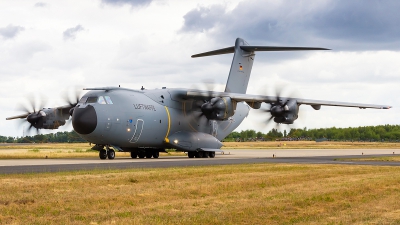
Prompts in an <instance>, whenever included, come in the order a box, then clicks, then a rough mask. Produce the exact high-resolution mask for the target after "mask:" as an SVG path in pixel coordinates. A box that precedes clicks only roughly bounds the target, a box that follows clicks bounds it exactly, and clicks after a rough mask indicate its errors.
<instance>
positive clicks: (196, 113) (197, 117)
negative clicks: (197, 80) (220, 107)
mask: <svg viewBox="0 0 400 225" xmlns="http://www.w3.org/2000/svg"><path fill="white" fill-rule="evenodd" d="M186 92H187V90H186V89H156V90H131V89H124V88H112V89H109V90H92V91H89V92H87V93H86V94H85V95H84V96H83V97H82V98H81V100H80V101H79V103H78V105H77V106H76V107H75V111H74V114H73V116H72V120H73V121H72V122H73V125H74V129H75V130H76V131H77V133H78V134H79V135H80V136H81V137H82V138H84V139H85V140H87V141H88V142H91V143H95V144H98V145H112V146H118V147H120V148H121V149H124V150H125V149H128V150H129V149H130V148H167V147H169V145H168V142H169V140H168V137H169V136H170V135H172V134H174V133H176V132H182V131H185V132H195V133H197V132H201V133H205V134H209V135H212V136H214V137H215V138H216V139H218V140H220V141H221V140H222V139H224V138H225V137H226V136H227V135H229V134H230V133H231V132H232V131H233V130H234V129H236V128H237V127H238V126H239V125H240V123H241V122H242V121H243V120H244V118H245V117H246V116H247V115H248V112H249V109H250V108H249V106H248V105H246V104H245V103H242V102H238V103H237V104H236V109H235V114H234V115H233V116H232V117H229V118H228V119H227V120H224V121H217V120H208V119H207V118H206V117H205V116H204V115H202V112H201V110H200V109H199V107H198V106H199V105H201V104H202V103H203V102H204V100H193V99H186V98H185V96H186ZM96 97H97V98H100V99H101V100H97V101H96V102H93V100H95V98H96ZM88 99H89V100H90V101H88ZM92 107H93V109H92ZM88 108H90V109H91V110H92V113H91V114H90V115H89V114H88V115H89V116H90V117H91V118H88V116H86V117H85V116H82V115H80V114H79V112H80V111H79V110H85V109H88ZM93 110H94V112H95V113H94V114H93ZM78 117H82V118H83V119H82V121H83V123H85V124H83V125H82V124H80V125H79V126H82V127H81V128H83V131H81V132H80V128H79V127H77V126H78V125H76V124H77V122H76V121H78V120H79V118H78ZM94 117H96V118H94ZM74 120H76V121H74ZM86 123H90V124H88V125H86ZM88 127H91V128H89V129H87V128H88ZM85 129H86V130H85ZM81 130H82V129H81Z"/></svg>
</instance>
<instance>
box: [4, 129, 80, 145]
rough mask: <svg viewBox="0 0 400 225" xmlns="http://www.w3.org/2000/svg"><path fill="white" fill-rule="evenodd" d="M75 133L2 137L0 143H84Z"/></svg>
mask: <svg viewBox="0 0 400 225" xmlns="http://www.w3.org/2000/svg"><path fill="white" fill-rule="evenodd" d="M84 142H87V141H85V140H84V139H82V138H81V137H80V136H79V135H78V134H77V133H76V132H75V131H70V132H68V131H65V132H57V133H54V134H38V135H34V136H25V137H5V136H0V143H84Z"/></svg>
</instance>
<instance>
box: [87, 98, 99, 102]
mask: <svg viewBox="0 0 400 225" xmlns="http://www.w3.org/2000/svg"><path fill="white" fill-rule="evenodd" d="M96 102H97V97H88V98H87V101H86V103H96Z"/></svg>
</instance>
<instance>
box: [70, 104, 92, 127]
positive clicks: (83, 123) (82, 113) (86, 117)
mask: <svg viewBox="0 0 400 225" xmlns="http://www.w3.org/2000/svg"><path fill="white" fill-rule="evenodd" d="M72 126H73V127H74V130H75V131H76V132H78V133H79V134H90V133H92V132H93V131H94V129H96V126H97V114H96V110H94V108H93V106H91V105H88V106H86V108H75V109H74V113H73V114H72Z"/></svg>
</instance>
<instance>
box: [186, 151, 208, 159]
mask: <svg viewBox="0 0 400 225" xmlns="http://www.w3.org/2000/svg"><path fill="white" fill-rule="evenodd" d="M188 157H189V158H214V157H215V152H203V151H198V152H188Z"/></svg>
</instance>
